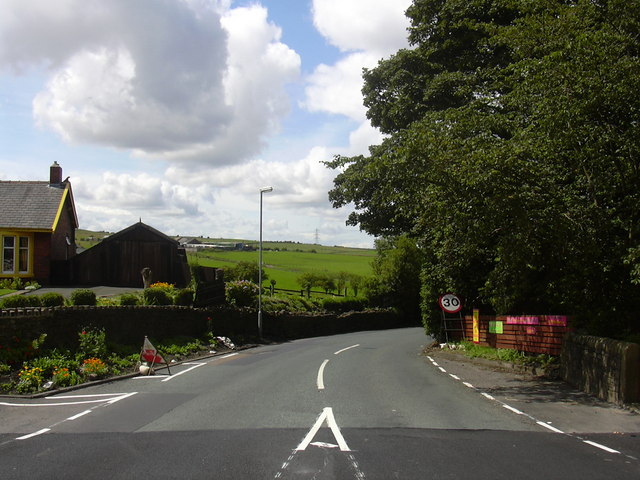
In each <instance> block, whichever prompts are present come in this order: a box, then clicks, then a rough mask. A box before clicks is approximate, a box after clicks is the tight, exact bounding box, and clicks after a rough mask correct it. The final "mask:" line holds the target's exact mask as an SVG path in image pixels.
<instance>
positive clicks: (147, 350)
mask: <svg viewBox="0 0 640 480" xmlns="http://www.w3.org/2000/svg"><path fill="white" fill-rule="evenodd" d="M140 357H141V358H142V359H143V360H144V361H145V362H149V363H150V364H151V365H155V364H156V363H164V364H166V363H167V362H166V361H165V359H164V358H162V355H160V354H159V353H158V350H156V347H154V346H153V344H152V343H151V342H150V341H149V339H148V338H147V337H144V343H143V344H142V352H140Z"/></svg>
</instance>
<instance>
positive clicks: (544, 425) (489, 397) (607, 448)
mask: <svg viewBox="0 0 640 480" xmlns="http://www.w3.org/2000/svg"><path fill="white" fill-rule="evenodd" d="M427 358H428V359H429V360H431V362H432V363H433V364H434V365H435V366H438V364H437V363H436V362H435V361H434V360H433V358H431V357H430V356H427ZM438 368H439V369H440V370H442V371H443V372H446V371H445V370H444V369H443V368H442V367H438ZM449 375H450V376H451V377H453V378H455V379H456V380H460V379H459V378H458V377H457V376H456V375H452V374H449ZM462 384H463V385H465V386H467V387H469V388H473V389H476V387H474V386H473V385H471V384H470V383H468V382H462ZM480 394H481V395H482V396H483V397H486V398H488V399H489V400H493V401H494V402H497V403H499V404H500V405H502V406H503V407H504V408H506V409H507V410H510V411H512V412H513V413H516V414H518V415H523V416H525V417H527V418H529V419H531V420H533V421H534V422H536V424H538V425H540V426H541V427H543V428H546V429H547V430H551V431H552V432H554V433H559V434H562V435H566V436H568V437H573V438H577V439H579V440H582V441H583V442H584V443H586V444H589V445H591V446H592V447H596V448H599V449H601V450H604V451H605V452H609V453H617V454H620V452H619V451H618V450H614V449H613V448H609V447H607V446H605V445H601V444H599V443H596V442H592V441H591V440H584V439H582V438H580V437H578V436H576V435H572V434H570V433H566V432H563V431H562V430H560V429H558V428H556V427H553V426H551V425H549V424H548V423H544V422H541V421H540V420H538V419H537V418H535V417H533V416H532V415H529V414H528V413H525V412H523V411H521V410H518V409H517V408H514V407H512V406H511V405H507V404H506V403H504V402H501V401H500V400H498V399H496V398H494V397H492V396H491V395H489V394H488V393H485V392H480ZM625 456H627V457H629V456H628V455H625ZM629 458H633V457H629Z"/></svg>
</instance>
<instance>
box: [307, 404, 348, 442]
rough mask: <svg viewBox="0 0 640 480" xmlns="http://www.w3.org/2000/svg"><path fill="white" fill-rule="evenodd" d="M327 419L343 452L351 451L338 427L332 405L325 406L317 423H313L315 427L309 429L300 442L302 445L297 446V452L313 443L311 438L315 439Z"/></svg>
mask: <svg viewBox="0 0 640 480" xmlns="http://www.w3.org/2000/svg"><path fill="white" fill-rule="evenodd" d="M325 421H326V422H327V425H328V426H329V428H330V429H331V432H332V433H333V436H334V437H335V439H336V441H337V442H338V446H339V447H340V451H342V452H350V451H351V450H350V449H349V446H348V445H347V442H346V441H345V439H344V437H343V436H342V433H340V429H339V428H338V424H337V423H336V419H335V417H334V416H333V409H332V408H331V407H325V408H324V409H323V410H322V413H321V414H320V416H319V417H318V419H317V420H316V423H315V424H314V425H313V427H311V430H309V432H308V433H307V435H306V436H305V437H304V439H303V440H302V442H300V445H298V446H297V447H296V451H297V452H300V451H304V450H306V448H307V447H308V446H309V444H310V443H311V440H313V437H315V436H316V433H318V430H320V427H321V426H322V424H323V423H324V422H325Z"/></svg>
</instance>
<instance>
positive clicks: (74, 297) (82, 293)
mask: <svg viewBox="0 0 640 480" xmlns="http://www.w3.org/2000/svg"><path fill="white" fill-rule="evenodd" d="M69 300H70V301H71V305H90V306H95V305H96V304H97V303H98V300H97V298H96V292H94V291H93V290H89V289H88V288H79V289H77V290H74V291H73V292H71V296H70V297H69Z"/></svg>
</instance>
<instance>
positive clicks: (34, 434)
mask: <svg viewBox="0 0 640 480" xmlns="http://www.w3.org/2000/svg"><path fill="white" fill-rule="evenodd" d="M50 430H51V429H50V428H43V429H42V430H38V431H37V432H33V433H30V434H28V435H23V436H21V437H17V438H16V440H26V439H27V438H31V437H35V436H37V435H42V434H43V433H47V432H48V431H50Z"/></svg>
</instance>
